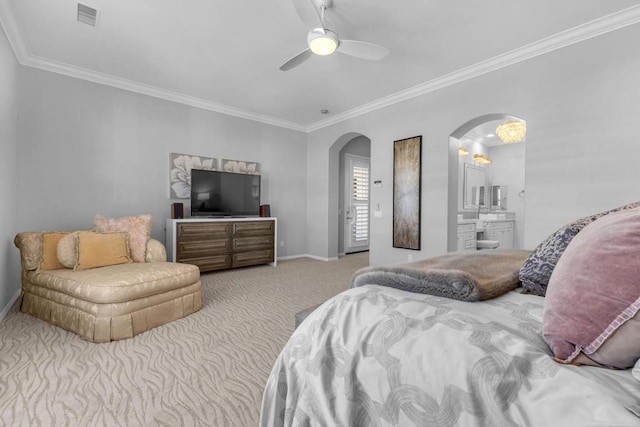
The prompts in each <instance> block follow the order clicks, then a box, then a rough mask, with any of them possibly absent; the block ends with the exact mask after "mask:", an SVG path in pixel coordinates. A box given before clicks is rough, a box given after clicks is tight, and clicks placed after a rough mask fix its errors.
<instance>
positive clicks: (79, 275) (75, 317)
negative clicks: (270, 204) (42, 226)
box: [14, 232, 202, 342]
mask: <svg viewBox="0 0 640 427" xmlns="http://www.w3.org/2000/svg"><path fill="white" fill-rule="evenodd" d="M14 243H15V245H16V247H18V249H20V259H21V263H22V305H21V310H22V311H23V312H24V313H28V314H31V315H33V316H36V317H38V318H40V319H42V320H45V321H47V322H49V323H52V324H54V325H57V326H60V327H62V328H64V329H67V330H69V331H72V332H75V333H76V334H78V335H80V336H81V337H82V338H85V339H87V340H89V341H93V342H107V341H113V340H120V339H124V338H131V337H133V336H135V335H137V334H139V333H141V332H144V331H146V330H148V329H151V328H154V327H156V326H160V325H163V324H165V323H168V322H171V321H173V320H176V319H180V318H182V317H185V316H187V315H189V314H191V313H194V312H195V311H198V310H199V309H200V308H201V307H202V293H201V285H200V270H199V269H198V267H196V266H193V265H190V264H178V263H171V262H166V258H167V256H166V251H165V247H164V246H163V245H162V243H160V242H159V241H157V240H154V239H151V240H149V242H148V243H147V252H146V260H145V261H146V262H133V263H126V264H119V265H110V266H107V267H98V268H92V269H87V270H79V271H74V270H73V269H68V268H60V269H55V270H42V269H40V268H39V266H40V264H41V262H42V252H43V244H42V233H40V232H24V233H19V234H18V235H16V237H15V239H14Z"/></svg>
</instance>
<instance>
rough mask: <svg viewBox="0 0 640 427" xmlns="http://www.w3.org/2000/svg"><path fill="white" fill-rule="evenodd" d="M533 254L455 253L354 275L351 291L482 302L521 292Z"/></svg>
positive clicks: (507, 251)
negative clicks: (372, 289)
mask: <svg viewBox="0 0 640 427" xmlns="http://www.w3.org/2000/svg"><path fill="white" fill-rule="evenodd" d="M530 253H531V252H530V251H525V250H517V249H497V250H482V251H476V252H455V253H451V254H447V255H442V256H439V257H434V258H427V259H424V260H420V261H415V262H410V263H406V264H398V265H394V266H389V267H365V268H362V269H360V270H358V271H356V272H355V273H354V275H353V277H352V278H351V284H350V286H349V287H351V288H355V287H358V286H363V285H382V286H390V287H392V288H397V289H402V290H405V291H409V292H418V293H423V294H432V295H437V296H442V297H447V298H453V299H458V300H462V301H482V300H486V299H490V298H495V297H497V296H500V295H502V294H504V293H506V292H509V291H511V290H513V289H515V288H517V287H518V286H519V285H520V280H519V279H518V272H519V271H520V267H521V266H522V264H523V263H524V261H525V259H527V257H528V256H529V254H530Z"/></svg>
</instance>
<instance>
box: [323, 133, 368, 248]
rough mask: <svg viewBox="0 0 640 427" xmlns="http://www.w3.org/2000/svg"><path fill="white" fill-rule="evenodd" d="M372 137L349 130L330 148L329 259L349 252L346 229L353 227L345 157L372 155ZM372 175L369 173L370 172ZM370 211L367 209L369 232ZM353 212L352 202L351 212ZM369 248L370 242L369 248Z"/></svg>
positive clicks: (366, 157)
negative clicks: (349, 220) (348, 198)
mask: <svg viewBox="0 0 640 427" xmlns="http://www.w3.org/2000/svg"><path fill="white" fill-rule="evenodd" d="M370 153H371V140H370V139H369V138H368V137H367V136H365V135H362V134H360V133H356V132H350V133H347V134H344V135H342V136H341V137H340V138H338V139H337V140H336V141H335V142H334V143H333V144H332V145H331V147H330V148H329V174H328V176H329V194H328V205H329V212H328V213H329V215H328V228H327V230H328V250H329V254H328V255H329V259H335V258H337V257H338V255H340V254H343V253H345V252H349V249H348V248H347V246H346V244H345V242H346V241H348V240H349V239H347V238H346V237H348V236H347V232H349V231H350V230H351V228H350V227H349V226H348V225H347V204H346V203H345V200H346V199H347V197H346V194H348V193H347V192H346V191H345V189H346V188H347V185H346V181H347V180H348V178H349V175H350V174H349V170H348V169H349V162H348V161H346V160H345V159H346V158H347V157H348V156H349V155H351V156H355V157H359V158H363V159H366V160H367V162H368V160H369V158H370V156H371V154H370ZM369 176H370V174H369ZM369 211H370V209H367V234H368V222H369V221H368V219H369ZM352 213H353V206H351V207H350V211H349V214H350V215H351V214H352ZM366 249H368V245H367V248H366Z"/></svg>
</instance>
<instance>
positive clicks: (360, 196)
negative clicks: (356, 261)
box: [344, 154, 369, 253]
mask: <svg viewBox="0 0 640 427" xmlns="http://www.w3.org/2000/svg"><path fill="white" fill-rule="evenodd" d="M345 166H346V171H345V176H346V180H345V181H346V188H345V192H344V195H345V201H344V211H345V224H344V234H345V236H344V237H345V242H344V251H345V253H350V252H358V251H366V250H369V159H367V158H365V157H359V156H354V155H350V154H345Z"/></svg>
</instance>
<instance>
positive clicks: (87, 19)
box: [78, 3, 98, 27]
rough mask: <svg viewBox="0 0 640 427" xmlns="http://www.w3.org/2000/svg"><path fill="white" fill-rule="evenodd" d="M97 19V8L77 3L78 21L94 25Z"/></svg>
mask: <svg viewBox="0 0 640 427" xmlns="http://www.w3.org/2000/svg"><path fill="white" fill-rule="evenodd" d="M97 19H98V10H97V9H94V8H92V7H89V6H87V5H86V4H82V3H78V22H82V23H84V24H87V25H91V26H92V27H95V26H96V22H97Z"/></svg>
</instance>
